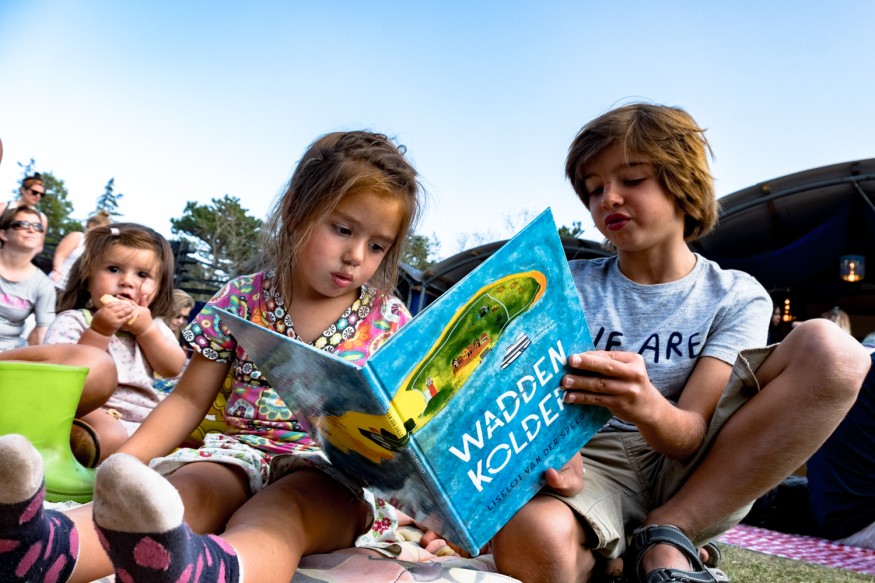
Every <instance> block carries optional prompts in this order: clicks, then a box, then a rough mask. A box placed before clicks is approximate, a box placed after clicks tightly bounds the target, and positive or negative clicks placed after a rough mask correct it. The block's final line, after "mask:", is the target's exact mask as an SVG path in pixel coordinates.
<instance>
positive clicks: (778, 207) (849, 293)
mask: <svg viewBox="0 0 875 583" xmlns="http://www.w3.org/2000/svg"><path fill="white" fill-rule="evenodd" d="M720 202H721V204H722V206H723V210H722V212H721V214H720V222H719V223H718V225H717V228H716V229H715V230H714V231H713V232H712V233H711V234H709V235H708V236H706V237H704V238H702V239H701V240H699V241H696V242H695V243H693V244H692V245H691V247H692V248H693V249H694V250H695V251H698V252H699V253H701V254H702V255H704V256H705V257H708V258H709V259H713V260H714V261H717V262H718V263H719V264H720V265H721V266H722V267H724V268H729V269H740V270H742V271H746V272H748V273H750V274H751V275H753V276H754V277H756V278H757V279H758V280H759V281H760V282H761V283H762V284H763V285H764V286H765V287H766V289H768V290H769V291H770V292H772V296H773V298H774V299H775V300H776V301H777V302H783V300H784V299H785V298H787V297H789V298H790V299H791V301H792V304H793V306H794V311H795V313H796V315H797V317H799V318H801V319H807V318H812V317H815V316H818V315H819V314H820V313H821V312H823V311H825V310H827V309H829V308H831V307H833V306H839V307H841V308H842V309H844V310H845V311H847V312H848V313H850V314H851V315H853V316H858V317H873V318H875V283H873V282H875V158H873V159H868V160H859V161H855V162H845V163H842V164H834V165H831V166H824V167H821V168H814V169H811V170H806V171H804V172H798V173H795V174H790V175H787V176H783V177H781V178H776V179H774V180H769V181H766V182H762V183H760V184H757V185H755V186H751V187H749V188H745V189H743V190H740V191H738V192H735V193H733V194H730V195H727V196H725V197H723V198H721V199H720ZM845 255H857V256H863V257H864V258H865V259H866V260H867V262H868V270H869V273H868V274H867V277H866V278H865V279H863V280H862V281H857V282H847V281H843V280H842V279H841V278H840V277H839V263H840V260H841V257H842V256H845ZM870 327H871V328H875V320H873V321H872V322H871V325H870ZM864 332H866V330H860V333H864Z"/></svg>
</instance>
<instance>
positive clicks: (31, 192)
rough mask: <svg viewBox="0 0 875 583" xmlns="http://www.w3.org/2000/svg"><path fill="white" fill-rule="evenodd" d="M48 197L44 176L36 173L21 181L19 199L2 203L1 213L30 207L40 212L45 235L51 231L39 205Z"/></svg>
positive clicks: (0, 203)
mask: <svg viewBox="0 0 875 583" xmlns="http://www.w3.org/2000/svg"><path fill="white" fill-rule="evenodd" d="M46 196H48V193H47V192H46V183H45V180H44V179H43V175H42V174H40V173H39V172H35V173H33V174H32V175H30V176H27V177H25V179H24V180H22V181H21V187H20V188H19V189H18V198H17V199H15V200H12V201H9V202H0V213H4V212H6V209H9V208H15V207H20V206H22V205H24V206H27V207H30V208H32V209H34V210H36V211H37V212H38V214H39V219H40V222H41V223H42V225H43V233H45V232H46V231H48V230H49V219H48V217H46V215H45V213H43V212H40V211H39V207H38V205H39V203H40V202H41V201H42V200H43V199H44V198H45V197H46ZM40 251H42V247H40ZM37 253H39V251H37Z"/></svg>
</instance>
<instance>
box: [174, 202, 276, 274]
mask: <svg viewBox="0 0 875 583" xmlns="http://www.w3.org/2000/svg"><path fill="white" fill-rule="evenodd" d="M170 225H171V231H172V232H173V234H175V235H181V236H182V238H184V239H187V240H188V241H190V242H191V243H192V244H193V245H194V249H195V253H196V254H197V256H198V257H199V258H200V259H201V260H202V262H203V263H204V273H203V277H204V279H207V280H216V281H219V280H221V281H224V280H226V279H228V278H230V277H233V276H234V275H236V274H237V273H239V272H240V270H241V268H243V267H244V266H245V265H246V264H248V263H250V262H251V261H252V260H254V259H255V258H256V257H257V256H258V252H259V246H258V239H259V233H260V231H261V226H262V222H261V220H260V219H257V218H255V217H252V216H250V215H249V214H248V211H247V209H245V208H243V207H242V206H240V199H238V198H236V197H233V196H229V195H227V194H226V195H225V196H224V197H223V198H214V199H212V201H211V202H210V204H198V203H197V202H193V201H189V202H188V204H186V205H185V210H184V211H183V216H182V217H180V218H178V219H170Z"/></svg>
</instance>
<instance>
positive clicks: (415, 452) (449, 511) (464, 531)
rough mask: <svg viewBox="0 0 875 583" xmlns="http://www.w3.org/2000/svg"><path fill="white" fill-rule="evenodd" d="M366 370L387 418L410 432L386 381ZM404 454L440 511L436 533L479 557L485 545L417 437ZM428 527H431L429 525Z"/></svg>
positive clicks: (412, 438)
mask: <svg viewBox="0 0 875 583" xmlns="http://www.w3.org/2000/svg"><path fill="white" fill-rule="evenodd" d="M365 369H366V370H367V373H368V382H369V384H370V385H371V386H372V387H374V388H375V392H377V391H379V392H380V393H381V394H380V395H379V397H380V398H382V399H383V400H384V401H385V403H386V407H387V408H388V410H389V412H388V413H387V418H390V419H391V418H394V419H396V420H397V422H398V423H399V424H400V426H401V428H402V429H403V430H404V431H405V433H406V429H404V424H403V422H402V421H401V416H400V415H399V414H398V412H397V411H395V408H394V407H393V406H392V403H391V398H390V395H389V394H388V391H386V390H385V385H384V384H383V382H382V379H380V377H379V375H378V374H377V373H376V372H375V371H373V370H372V369H371V368H370V367H368V366H367V363H366V364H365ZM392 424H393V426H394V424H395V422H392ZM403 451H404V455H405V457H406V458H407V459H408V460H409V461H410V463H411V464H412V465H413V466H414V467H415V468H416V472H417V473H418V474H419V477H420V480H421V482H422V483H423V485H424V487H425V488H426V490H427V491H428V492H429V494H430V496H431V499H432V501H433V502H434V503H433V504H432V505H431V506H432V507H434V508H439V509H440V516H439V517H437V521H438V522H439V523H440V524H439V525H437V524H436V525H435V526H434V528H435V530H437V531H439V532H440V534H441V535H442V536H443V537H445V538H447V539H449V540H451V541H452V542H454V543H457V544H460V545H462V547H464V548H465V550H467V551H468V552H469V553H471V555H472V556H476V555H478V554H479V553H480V547H481V546H482V544H478V542H477V541H475V540H474V539H473V537H472V536H471V534H470V531H469V529H468V527H467V524H466V523H465V522H464V521H463V520H462V518H461V516H460V515H459V513H458V512H457V511H456V509H455V507H454V506H453V501H452V497H451V496H450V495H449V493H448V492H447V491H446V489H445V488H444V487H443V486H442V485H441V483H440V482H439V481H438V479H437V477H436V475H435V472H434V471H433V470H432V467H431V465H430V464H429V463H428V461H427V460H428V457H427V456H425V455H424V454H423V452H422V449H421V448H420V447H419V443H418V442H417V440H416V435H413V434H411V435H410V437H409V441H408V442H407V445H406V446H405V448H404V450H403ZM426 526H429V525H428V524H426ZM485 543H486V541H483V544H485Z"/></svg>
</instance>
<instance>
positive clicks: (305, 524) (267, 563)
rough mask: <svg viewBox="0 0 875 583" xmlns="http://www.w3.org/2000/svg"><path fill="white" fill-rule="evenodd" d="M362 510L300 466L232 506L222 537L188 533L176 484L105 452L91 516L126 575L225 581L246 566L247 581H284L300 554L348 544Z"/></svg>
mask: <svg viewBox="0 0 875 583" xmlns="http://www.w3.org/2000/svg"><path fill="white" fill-rule="evenodd" d="M195 465H197V464H195ZM132 508H135V509H136V510H132ZM188 514H190V515H191V516H192V519H193V520H194V519H195V516H194V515H195V513H194V512H189V513H186V515H188ZM366 516H367V507H366V506H365V504H364V503H362V502H360V501H358V500H356V499H355V498H354V497H353V495H352V494H351V493H350V492H349V491H348V490H347V489H346V488H344V487H343V486H341V485H339V484H337V483H336V482H334V481H333V480H332V479H330V478H328V477H327V476H326V475H324V474H322V473H320V472H317V471H301V472H297V473H295V474H292V475H289V476H286V477H284V478H282V479H281V480H279V481H278V482H277V483H275V484H273V485H271V486H269V487H267V488H266V489H264V490H263V491H261V492H259V493H258V494H257V495H256V496H254V497H252V498H251V499H250V500H249V501H248V502H247V503H246V504H244V505H243V506H242V507H241V508H240V509H239V510H238V511H237V512H236V513H234V515H233V516H232V517H231V520H230V521H229V523H228V526H227V528H226V530H225V533H224V534H223V536H222V537H217V536H212V535H210V536H199V535H196V534H193V533H191V531H190V530H189V528H188V527H187V526H186V525H185V524H184V523H183V508H182V502H181V500H180V499H179V497H178V495H177V492H176V490H175V489H174V488H173V486H172V485H171V484H170V483H169V482H167V481H166V480H164V479H163V478H161V477H160V476H158V475H157V474H156V473H155V472H153V471H152V470H150V469H148V468H146V467H145V466H143V465H142V464H140V462H139V461H137V460H136V459H135V458H132V457H130V456H127V455H123V454H119V455H116V456H113V457H111V458H110V459H108V460H107V461H106V462H105V463H104V464H102V465H101V467H100V468H99V469H98V475H97V482H96V486H95V504H94V517H95V521H96V523H97V525H98V528H99V529H100V531H101V532H102V534H103V536H104V541H105V544H106V548H107V549H108V552H109V554H110V556H111V557H112V559H113V563H114V564H115V568H116V572H122V571H124V572H125V574H126V576H127V577H128V580H131V581H143V582H146V581H148V582H150V583H152V582H155V583H161V582H163V581H176V580H178V578H179V577H180V576H183V575H186V576H191V577H194V578H195V579H196V580H198V581H203V582H210V581H218V580H227V581H229V582H230V581H239V580H242V577H243V573H244V572H245V574H246V578H247V580H251V581H263V582H266V583H270V582H273V581H276V582H277V583H287V582H288V581H289V580H290V579H291V577H292V575H293V574H294V572H295V569H296V567H297V565H298V561H299V560H300V557H301V556H302V555H304V554H310V553H316V552H327V551H330V550H334V549H337V548H342V547H346V546H349V545H351V544H352V543H353V541H354V539H355V536H356V534H358V533H359V532H361V531H362V530H364V527H365V526H366V525H365V521H366Z"/></svg>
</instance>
